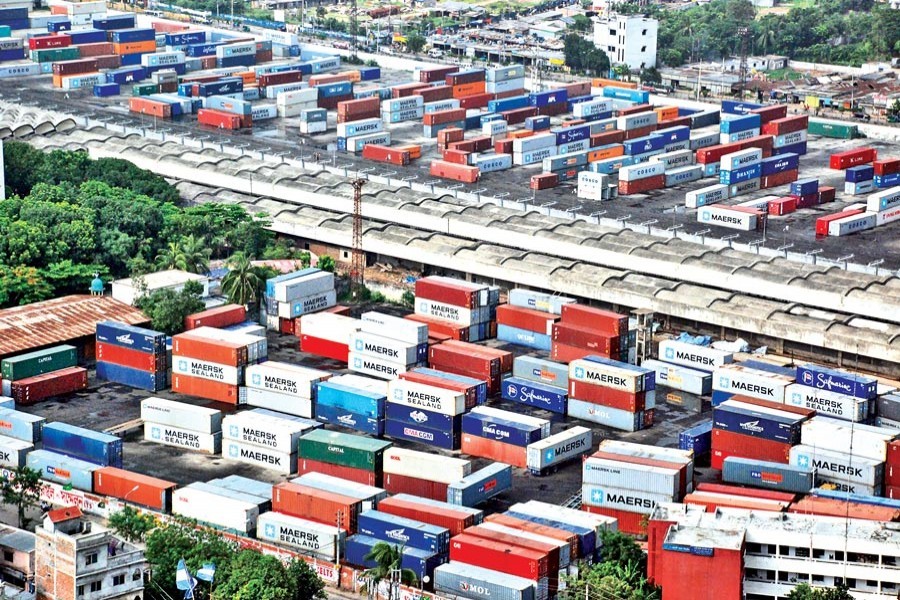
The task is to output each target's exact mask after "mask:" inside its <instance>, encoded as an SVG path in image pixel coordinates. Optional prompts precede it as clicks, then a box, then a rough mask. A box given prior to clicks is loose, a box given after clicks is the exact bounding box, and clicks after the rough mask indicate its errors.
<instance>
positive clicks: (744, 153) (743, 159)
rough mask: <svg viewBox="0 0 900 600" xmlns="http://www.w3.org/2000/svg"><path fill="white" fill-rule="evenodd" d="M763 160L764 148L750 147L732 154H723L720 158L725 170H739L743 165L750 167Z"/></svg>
mask: <svg viewBox="0 0 900 600" xmlns="http://www.w3.org/2000/svg"><path fill="white" fill-rule="evenodd" d="M760 161H762V149H760V148H748V149H746V150H739V151H737V152H732V153H731V154H723V155H722V158H720V159H719V166H720V167H721V169H722V170H723V171H737V170H738V169H741V168H743V167H750V166H753V165H755V164H759V162H760Z"/></svg>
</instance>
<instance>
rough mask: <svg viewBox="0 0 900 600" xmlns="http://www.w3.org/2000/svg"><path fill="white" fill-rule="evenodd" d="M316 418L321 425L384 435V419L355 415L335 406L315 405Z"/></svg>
mask: <svg viewBox="0 0 900 600" xmlns="http://www.w3.org/2000/svg"><path fill="white" fill-rule="evenodd" d="M316 418H317V419H318V420H320V421H322V422H323V423H329V424H331V425H338V426H340V427H346V428H348V429H354V430H356V431H361V432H363V433H368V434H369V435H374V436H381V435H384V419H378V418H374V417H370V416H368V415H364V414H360V413H355V412H352V411H349V410H346V409H343V408H338V407H336V406H329V405H327V404H321V403H318V402H317V403H316Z"/></svg>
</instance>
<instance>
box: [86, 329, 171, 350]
mask: <svg viewBox="0 0 900 600" xmlns="http://www.w3.org/2000/svg"><path fill="white" fill-rule="evenodd" d="M97 341H98V342H103V343H106V344H112V345H116V346H123V347H125V348H132V349H134V350H140V351H141V352H154V353H161V352H165V349H166V334H164V333H160V332H158V331H152V330H150V329H145V328H143V327H134V326H132V325H126V324H124V323H115V322H113V321H103V322H100V323H97Z"/></svg>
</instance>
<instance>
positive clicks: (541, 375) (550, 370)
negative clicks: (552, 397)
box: [513, 356, 569, 388]
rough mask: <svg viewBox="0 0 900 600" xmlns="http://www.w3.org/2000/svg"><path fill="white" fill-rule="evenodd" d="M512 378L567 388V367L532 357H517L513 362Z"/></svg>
mask: <svg viewBox="0 0 900 600" xmlns="http://www.w3.org/2000/svg"><path fill="white" fill-rule="evenodd" d="M513 377H520V378H522V379H527V380H529V381H536V382H540V383H546V384H548V385H553V386H556V387H560V388H568V387H569V365H567V364H563V363H558V362H553V361H552V360H546V359H543V358H536V357H534V356H517V357H516V359H515V360H514V361H513Z"/></svg>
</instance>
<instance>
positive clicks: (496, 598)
mask: <svg viewBox="0 0 900 600" xmlns="http://www.w3.org/2000/svg"><path fill="white" fill-rule="evenodd" d="M434 590H435V591H436V592H439V593H445V594H450V595H451V596H458V597H460V598H469V599H470V600H535V598H536V591H537V590H536V589H535V582H533V581H531V580H530V579H525V578H523V577H514V576H512V575H506V574H504V573H499V572H497V571H491V570H489V569H482V568H481V567H475V566H472V565H467V564H464V563H458V562H449V563H447V564H444V565H441V566H439V567H438V568H436V569H435V570H434Z"/></svg>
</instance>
